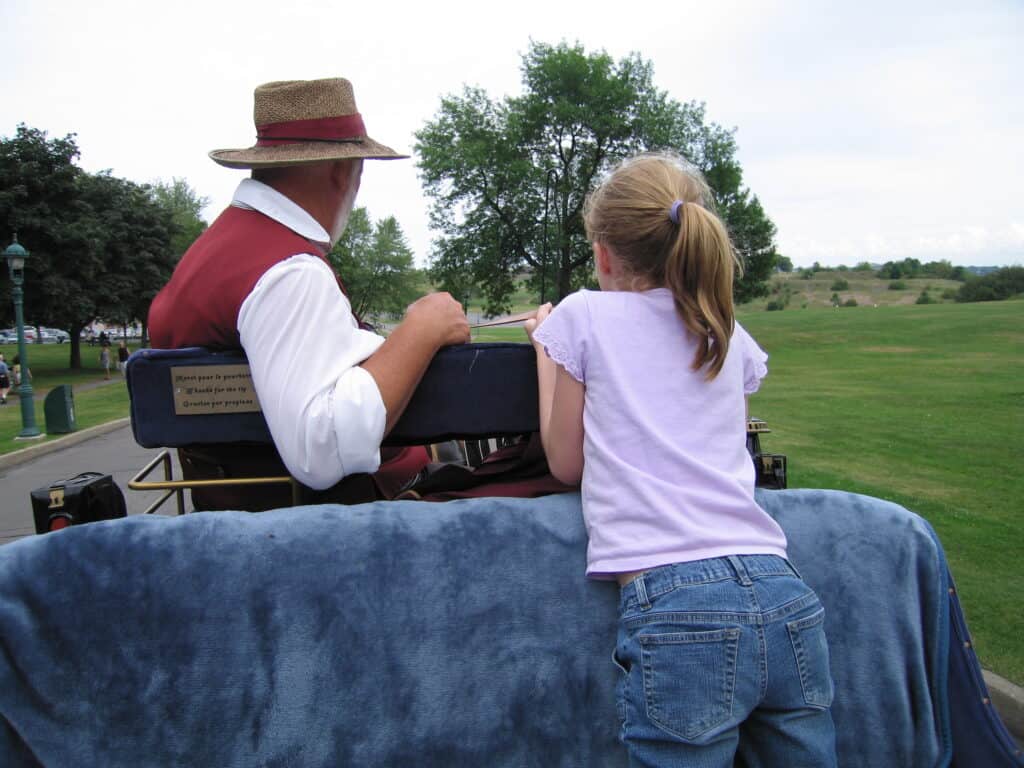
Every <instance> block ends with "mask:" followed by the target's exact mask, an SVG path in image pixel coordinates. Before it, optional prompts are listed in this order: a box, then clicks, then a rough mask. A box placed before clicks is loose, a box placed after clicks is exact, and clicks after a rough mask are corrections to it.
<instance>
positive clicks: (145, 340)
mask: <svg viewBox="0 0 1024 768" xmlns="http://www.w3.org/2000/svg"><path fill="white" fill-rule="evenodd" d="M148 346H149V326H148V325H147V324H146V321H145V320H143V321H142V338H141V339H139V349H142V348H143V347H148Z"/></svg>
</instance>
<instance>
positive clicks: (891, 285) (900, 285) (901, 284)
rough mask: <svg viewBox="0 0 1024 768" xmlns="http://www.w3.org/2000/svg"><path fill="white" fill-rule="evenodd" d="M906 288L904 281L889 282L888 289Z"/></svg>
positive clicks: (898, 289)
mask: <svg viewBox="0 0 1024 768" xmlns="http://www.w3.org/2000/svg"><path fill="white" fill-rule="evenodd" d="M906 288H907V284H906V283H904V282H903V281H902V280H893V281H892V282H891V283H889V290H890V291H903V290H906Z"/></svg>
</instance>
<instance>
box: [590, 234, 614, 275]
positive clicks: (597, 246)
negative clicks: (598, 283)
mask: <svg viewBox="0 0 1024 768" xmlns="http://www.w3.org/2000/svg"><path fill="white" fill-rule="evenodd" d="M594 264H595V265H597V271H598V272H600V273H601V274H602V275H611V273H612V259H611V255H610V254H609V253H608V248H607V246H605V245H604V244H603V243H598V242H596V241H595V242H594Z"/></svg>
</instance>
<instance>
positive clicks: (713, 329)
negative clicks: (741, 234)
mask: <svg viewBox="0 0 1024 768" xmlns="http://www.w3.org/2000/svg"><path fill="white" fill-rule="evenodd" d="M673 205H674V203H673ZM669 210H670V211H671V210H672V209H671V208H670V209H669ZM676 211H677V215H678V219H679V223H678V225H677V226H678V231H677V233H676V237H675V242H674V243H672V245H671V247H670V250H669V252H668V257H667V258H666V260H665V286H666V287H667V288H668V289H669V290H671V291H672V297H673V299H675V304H676V310H677V311H678V312H679V316H680V317H681V318H682V320H683V323H684V325H686V328H687V329H688V330H689V331H690V333H692V334H693V335H694V336H695V337H696V338H697V353H696V354H695V355H694V358H693V369H694V370H695V371H696V370H700V369H701V368H704V367H705V366H707V379H708V380H709V381H710V380H711V379H714V378H715V377H716V376H717V375H718V373H719V371H721V370H722V366H723V365H724V364H725V358H726V355H727V354H728V353H729V340H730V339H731V338H732V333H733V328H734V327H735V324H736V316H735V310H734V308H733V301H732V282H733V274H734V272H735V270H736V269H737V268H739V263H738V261H737V260H736V255H735V252H734V251H733V248H732V243H730V242H729V235H728V233H727V232H726V231H725V226H724V225H723V224H722V222H721V221H720V220H719V219H718V217H717V216H715V214H713V213H712V212H711V211H709V210H707V209H706V208H704V207H703V206H702V205H699V204H697V203H685V202H684V203H682V204H681V205H680V206H678V207H677V208H676ZM672 218H673V224H674V223H675V221H674V218H675V217H672Z"/></svg>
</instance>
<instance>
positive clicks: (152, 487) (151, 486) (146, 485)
mask: <svg viewBox="0 0 1024 768" xmlns="http://www.w3.org/2000/svg"><path fill="white" fill-rule="evenodd" d="M160 463H163V465H164V479H163V481H160V482H153V481H145V478H146V477H148V476H149V474H150V473H151V472H152V471H153V470H154V469H156V466H157V464H160ZM173 478H174V467H173V465H172V463H171V452H170V451H169V450H168V449H166V448H165V449H164V450H162V451H160V453H159V454H157V456H156V457H155V458H154V459H153V460H152V461H151V462H149V464H147V465H146V466H144V467H143V468H142V469H140V470H139V471H138V472H137V473H136V474H135V476H134V477H132V479H131V480H129V481H128V487H129V488H130V489H131V490H133V491H167V493H165V494H164V495H163V496H161V497H160V498H159V499H157V500H156V501H155V502H153V503H152V504H151V505H150V506H149V507H148V508H147V509H146V514H147V515H150V514H153V513H154V512H155V511H156V510H157V509H159V508H160V507H161V506H162V505H163V503H164V502H165V501H167V499H169V498H170V497H171V496H177V502H178V514H179V515H183V514H185V489H191V488H218V487H225V486H231V485H280V484H282V483H288V484H289V485H291V487H292V504H293V505H295V506H298V505H299V504H300V502H301V499H300V496H301V486H300V485H299V484H298V483H297V482H296V481H295V478H293V477H289V476H287V475H285V476H281V477H230V478H222V479H216V480H174V479H173Z"/></svg>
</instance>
